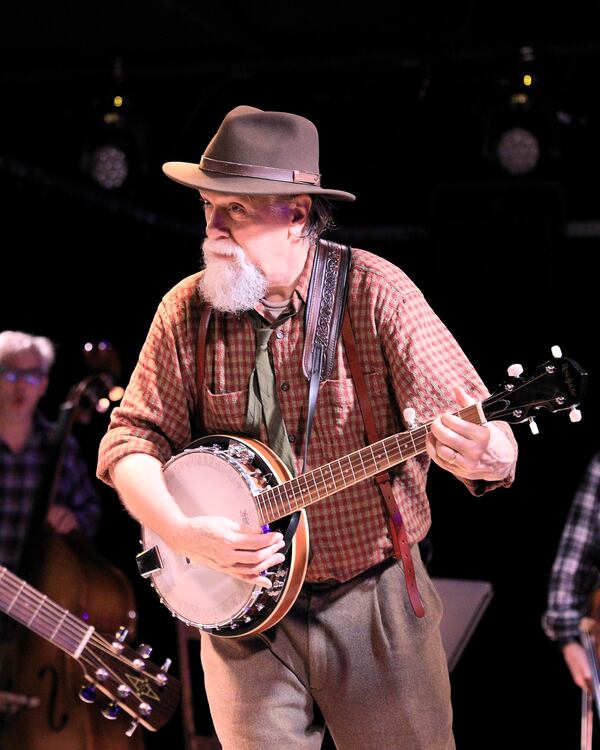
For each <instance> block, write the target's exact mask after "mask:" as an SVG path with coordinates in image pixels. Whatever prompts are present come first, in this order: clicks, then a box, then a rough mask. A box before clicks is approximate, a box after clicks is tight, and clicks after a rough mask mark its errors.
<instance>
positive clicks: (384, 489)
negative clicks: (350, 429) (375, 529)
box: [342, 308, 425, 617]
mask: <svg viewBox="0 0 600 750" xmlns="http://www.w3.org/2000/svg"><path fill="white" fill-rule="evenodd" d="M342 338H343V341H344V348H345V349H346V356H347V357H348V365H349V366H350V372H351V373H352V380H353V381H354V387H355V389H356V396H357V398H358V403H359V405H360V410H361V412H362V416H363V422H364V424H365V429H366V431H367V438H368V440H369V444H370V445H372V444H373V443H376V442H377V441H378V440H379V439H380V438H379V436H378V434H377V428H376V427H375V420H374V418H373V411H372V409H371V402H370V401H369V392H368V390H367V385H366V383H365V377H364V375H363V371H362V368H361V366H360V362H359V361H358V355H357V353H356V342H355V340H354V332H353V331H352V323H351V321H350V313H349V312H348V308H346V314H345V315H344V322H343V324H342ZM375 480H376V482H377V485H378V487H379V489H380V490H381V494H382V495H383V499H384V500H385V507H386V509H387V516H388V525H389V527H390V534H391V537H392V542H393V544H394V555H395V556H396V557H399V558H400V559H401V560H402V566H403V568H404V578H405V579H406V588H407V590H408V598H409V599H410V603H411V605H412V608H413V610H414V613H415V615H416V616H417V617H423V615H424V614H425V609H424V607H423V603H422V602H421V597H420V596H419V589H418V588H417V580H416V578H415V568H414V565H413V560H412V556H411V554H410V546H409V544H408V539H407V536H406V529H405V527H404V522H403V521H402V515H401V513H400V508H399V507H398V503H397V502H396V498H395V497H394V493H393V491H392V485H391V484H390V475H389V473H388V472H387V471H381V472H380V473H379V474H376V475H375Z"/></svg>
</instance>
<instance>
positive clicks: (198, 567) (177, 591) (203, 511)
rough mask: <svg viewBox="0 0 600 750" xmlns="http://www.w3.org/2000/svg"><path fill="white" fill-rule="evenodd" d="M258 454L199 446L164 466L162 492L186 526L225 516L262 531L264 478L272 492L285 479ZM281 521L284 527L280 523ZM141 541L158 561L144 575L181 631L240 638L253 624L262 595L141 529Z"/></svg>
mask: <svg viewBox="0 0 600 750" xmlns="http://www.w3.org/2000/svg"><path fill="white" fill-rule="evenodd" d="M258 446H262V444H260V443H256V442H253V443H252V448H253V449H256V448H257V447H258ZM262 447H263V448H265V449H266V452H265V454H262V453H261V455H260V456H257V455H256V451H255V450H251V449H250V448H249V443H248V442H247V441H245V440H244V439H243V438H239V439H238V438H234V437H232V436H223V435H213V436H209V437H207V438H201V439H200V440H197V441H195V442H194V443H192V444H191V445H190V446H188V448H186V449H185V450H184V451H183V452H181V453H179V454H177V455H176V456H174V457H173V458H172V459H171V460H170V461H168V462H167V463H166V464H165V466H164V469H163V470H164V478H165V483H166V485H167V488H168V489H169V492H170V493H171V494H172V495H173V497H174V498H175V501H176V502H177V504H178V506H179V508H180V509H181V511H182V512H183V513H184V514H185V515H186V516H187V517H188V518H191V517H194V516H201V515H207V516H223V517H226V518H230V519H231V520H233V521H236V522H237V523H240V524H241V525H242V526H245V527H247V528H249V529H252V530H254V531H261V530H262V526H261V522H260V519H259V516H258V509H257V506H256V502H255V495H256V494H258V493H260V491H261V490H262V489H265V488H266V487H268V486H269V483H267V478H269V479H270V480H271V482H270V483H271V484H278V483H279V482H278V479H280V480H285V479H287V476H285V475H283V476H282V471H281V468H280V466H279V465H278V463H279V462H278V460H277V462H271V461H269V455H268V453H270V451H269V449H268V448H267V447H266V446H262ZM272 455H274V454H272ZM275 458H276V457H275ZM282 521H284V526H286V525H287V524H286V523H285V521H286V519H282ZM287 521H288V522H289V517H288V519H287ZM276 524H278V522H276ZM281 530H282V531H284V529H281ZM142 536H143V542H142V543H143V546H144V548H145V549H146V550H148V549H151V548H154V549H155V550H156V551H157V558H158V560H159V561H160V564H158V563H157V567H156V569H155V570H153V571H151V573H150V574H151V577H152V581H153V584H152V585H153V586H154V588H155V589H156V591H157V593H158V595H159V596H160V598H161V601H162V603H163V604H165V605H166V606H167V607H168V608H169V609H170V610H171V611H172V612H173V614H174V615H176V616H177V617H179V619H181V620H183V621H184V622H185V623H186V624H188V625H193V626H195V627H199V628H201V629H203V630H208V631H217V632H218V631H220V630H222V629H227V628H233V629H240V630H244V625H245V623H247V622H249V621H250V620H252V619H254V616H255V612H254V611H253V610H255V609H256V608H258V609H259V610H262V609H264V606H265V605H264V604H263V603H262V602H263V601H264V599H265V596H266V594H265V590H263V589H262V588H261V587H259V586H255V585H254V584H251V583H246V582H244V581H241V580H239V579H237V578H234V577H233V576H231V575H228V574H227V573H222V572H221V571H218V570H215V569H213V568H211V567H208V566H207V565H202V564H199V563H196V562H194V561H192V560H190V559H188V558H186V557H185V556H183V555H179V554H177V553H175V552H174V551H173V550H172V549H171V548H170V547H169V546H168V545H167V544H166V543H165V542H164V540H163V539H162V538H161V537H160V535H159V534H157V533H156V532H154V531H152V530H151V529H148V528H146V527H143V528H142ZM292 547H293V545H292ZM267 598H268V597H267ZM222 634H225V633H222ZM232 634H233V633H232Z"/></svg>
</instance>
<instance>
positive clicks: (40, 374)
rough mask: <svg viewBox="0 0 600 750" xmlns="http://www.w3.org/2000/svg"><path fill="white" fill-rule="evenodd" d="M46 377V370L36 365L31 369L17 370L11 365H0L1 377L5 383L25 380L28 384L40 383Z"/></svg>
mask: <svg viewBox="0 0 600 750" xmlns="http://www.w3.org/2000/svg"><path fill="white" fill-rule="evenodd" d="M45 377H46V373H45V372H44V370H42V369H40V368H39V367H34V368H31V369H29V370H17V369H15V368H10V367H0V378H2V380H4V382H5V383H16V382H17V381H18V380H23V381H25V383H27V385H39V384H40V383H41V382H42V380H43V379H44V378H45Z"/></svg>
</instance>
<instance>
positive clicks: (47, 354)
mask: <svg viewBox="0 0 600 750" xmlns="http://www.w3.org/2000/svg"><path fill="white" fill-rule="evenodd" d="M32 349H33V350H34V351H35V352H36V353H37V355H38V356H39V358H40V360H41V361H42V369H43V370H45V372H48V371H49V370H50V368H51V367H52V365H53V364H54V357H55V353H54V344H53V343H52V342H51V341H50V339H48V338H46V337H45V336H32V335H31V334H30V333H24V332H23V331H2V332H1V333H0V364H1V363H2V362H4V361H5V360H6V359H8V358H9V357H10V356H11V355H13V354H18V353H19V352H23V351H30V350H32Z"/></svg>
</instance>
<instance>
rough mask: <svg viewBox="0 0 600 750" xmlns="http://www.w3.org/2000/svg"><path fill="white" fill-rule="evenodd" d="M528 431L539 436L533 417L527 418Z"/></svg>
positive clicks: (538, 429)
mask: <svg viewBox="0 0 600 750" xmlns="http://www.w3.org/2000/svg"><path fill="white" fill-rule="evenodd" d="M529 429H530V430H531V433H532V435H539V434H540V428H539V427H538V426H537V422H536V421H535V419H534V418H533V417H529Z"/></svg>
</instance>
